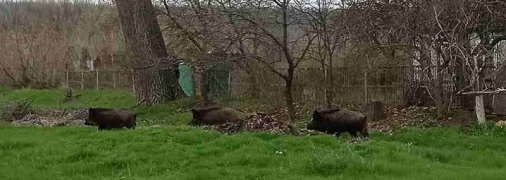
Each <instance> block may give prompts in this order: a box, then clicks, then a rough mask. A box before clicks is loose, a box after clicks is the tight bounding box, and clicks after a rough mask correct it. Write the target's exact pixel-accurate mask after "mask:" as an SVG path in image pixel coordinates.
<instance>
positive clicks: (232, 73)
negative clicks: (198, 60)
mask: <svg viewBox="0 0 506 180" xmlns="http://www.w3.org/2000/svg"><path fill="white" fill-rule="evenodd" d="M434 72H435V71H434ZM64 74H65V81H66V82H65V83H68V84H69V85H70V87H72V88H73V89H81V90H86V89H93V90H104V89H116V90H127V91H134V92H135V87H134V82H135V73H134V72H133V70H130V69H115V70H95V71H66V72H64ZM325 74H326V72H324V71H323V70H322V69H319V68H299V69H298V70H297V72H296V76H295V81H294V82H295V83H294V86H293V95H294V99H295V101H296V102H297V103H302V104H308V105H324V104H325V99H326V97H325V95H326V88H325V84H326V79H325ZM428 74H433V73H432V72H427V68H421V67H406V66H392V67H375V68H372V69H360V68H350V67H340V68H334V69H333V86H332V87H331V88H330V90H331V91H333V94H334V97H333V99H334V100H335V101H336V102H338V103H342V104H362V103H365V102H368V101H370V100H379V101H383V102H385V103H387V104H398V103H400V101H401V97H402V95H403V91H404V90H405V88H406V87H405V85H404V83H405V82H406V79H411V80H415V81H419V82H421V81H430V79H428V78H427V77H428ZM450 74H451V73H450V72H442V73H440V76H443V77H442V79H443V87H444V89H445V91H446V92H448V93H452V92H453V90H454V87H453V83H452V81H453V80H452V76H451V75H450ZM206 75H207V76H209V78H210V79H212V80H213V81H212V82H211V83H216V84H215V85H214V86H213V85H211V86H212V87H217V88H215V89H214V90H212V94H213V95H215V96H250V95H251V94H254V93H255V94H257V95H258V96H259V97H261V100H265V101H266V102H268V103H271V104H272V105H273V106H278V105H282V104H284V96H283V95H284V94H283V90H284V81H283V79H281V78H280V77H279V76H278V75H276V74H274V73H273V72H271V71H269V70H267V69H259V70H257V71H255V73H253V74H247V73H246V72H245V71H244V70H242V69H232V70H230V69H217V70H213V71H209V72H208V73H206ZM251 76H254V77H253V79H252V77H251ZM216 78H220V80H216ZM253 86H255V87H254V88H253ZM218 91H219V92H218ZM252 91H256V92H252Z"/></svg>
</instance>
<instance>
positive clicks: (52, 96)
mask: <svg viewBox="0 0 506 180" xmlns="http://www.w3.org/2000/svg"><path fill="white" fill-rule="evenodd" d="M74 95H79V97H78V98H77V99H76V100H72V101H65V90H63V89H59V90H37V89H19V90H11V89H1V88H0V107H2V106H5V105H6V104H8V103H10V102H16V101H21V100H24V99H28V100H31V101H32V106H33V107H34V108H35V109H46V110H47V109H59V110H62V109H87V108H89V107H104V108H126V109H131V110H133V111H134V112H136V113H138V114H139V116H138V121H139V122H140V125H151V124H169V125H179V124H185V123H187V122H189V118H190V117H191V114H190V113H188V112H189V111H188V108H189V107H188V105H189V104H190V103H191V101H190V99H181V100H178V101H176V102H172V103H170V104H161V105H156V106H151V107H143V106H140V107H136V108H135V109H132V107H134V106H135V104H136V102H135V98H134V97H133V95H132V94H131V93H130V92H123V91H77V92H74ZM0 111H1V110H0Z"/></svg>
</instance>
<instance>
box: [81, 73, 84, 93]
mask: <svg viewBox="0 0 506 180" xmlns="http://www.w3.org/2000/svg"><path fill="white" fill-rule="evenodd" d="M81 90H84V70H81Z"/></svg>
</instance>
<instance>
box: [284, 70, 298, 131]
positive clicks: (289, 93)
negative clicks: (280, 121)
mask: <svg viewBox="0 0 506 180" xmlns="http://www.w3.org/2000/svg"><path fill="white" fill-rule="evenodd" d="M289 74H290V73H289ZM285 83H286V84H285V92H284V94H285V103H286V108H287V110H288V117H289V118H290V121H291V122H295V107H294V104H293V73H292V75H288V78H286V79H285Z"/></svg>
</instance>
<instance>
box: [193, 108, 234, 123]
mask: <svg viewBox="0 0 506 180" xmlns="http://www.w3.org/2000/svg"><path fill="white" fill-rule="evenodd" d="M192 114H193V119H192V120H191V122H190V125H194V126H200V125H219V124H224V123H227V122H237V121H241V120H242V113H241V112H239V111H237V110H235V109H232V108H228V107H224V108H222V107H210V108H199V109H195V108H194V109H192Z"/></svg>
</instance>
